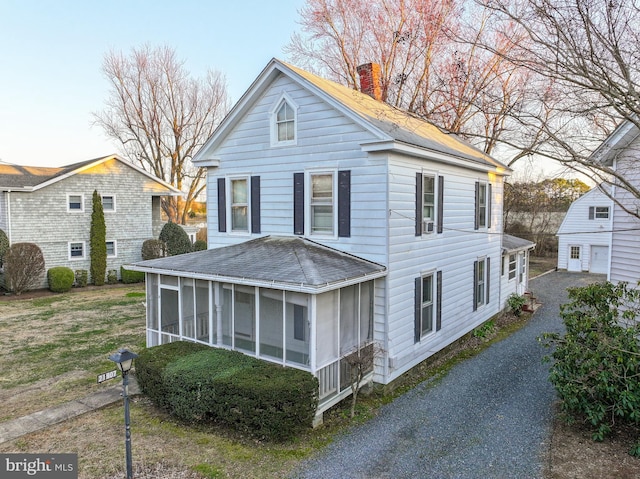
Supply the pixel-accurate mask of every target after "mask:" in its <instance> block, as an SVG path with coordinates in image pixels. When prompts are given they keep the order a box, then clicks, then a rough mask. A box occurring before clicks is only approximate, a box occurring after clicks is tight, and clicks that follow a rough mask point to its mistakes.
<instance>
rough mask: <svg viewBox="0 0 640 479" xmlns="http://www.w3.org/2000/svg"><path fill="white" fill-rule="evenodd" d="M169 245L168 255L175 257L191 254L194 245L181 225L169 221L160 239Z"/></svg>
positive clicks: (161, 232)
mask: <svg viewBox="0 0 640 479" xmlns="http://www.w3.org/2000/svg"><path fill="white" fill-rule="evenodd" d="M158 239H159V240H160V241H163V242H164V243H165V244H166V245H167V254H168V255H169V256H175V255H178V254H185V253H191V251H193V245H192V244H191V240H190V239H189V235H188V234H187V232H186V231H185V230H184V229H183V228H182V226H180V225H179V224H176V223H172V222H171V221H169V222H168V223H165V225H164V226H163V227H162V230H161V231H160V236H159V237H158Z"/></svg>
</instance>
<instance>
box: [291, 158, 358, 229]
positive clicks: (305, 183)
mask: <svg viewBox="0 0 640 479" xmlns="http://www.w3.org/2000/svg"><path fill="white" fill-rule="evenodd" d="M293 234H295V235H304V234H307V235H309V236H331V237H335V236H337V237H339V238H346V237H350V236H351V171H350V170H340V171H310V172H306V173H294V174H293Z"/></svg>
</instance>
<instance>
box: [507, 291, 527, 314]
mask: <svg viewBox="0 0 640 479" xmlns="http://www.w3.org/2000/svg"><path fill="white" fill-rule="evenodd" d="M526 303H527V298H525V297H524V296H520V295H519V294H516V293H512V294H511V295H509V297H508V298H507V306H509V309H510V310H511V311H512V312H513V314H515V315H516V316H520V314H522V308H523V307H524V305H525V304H526Z"/></svg>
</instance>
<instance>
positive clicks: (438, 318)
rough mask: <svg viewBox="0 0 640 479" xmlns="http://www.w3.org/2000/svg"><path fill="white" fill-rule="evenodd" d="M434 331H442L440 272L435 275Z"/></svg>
mask: <svg viewBox="0 0 640 479" xmlns="http://www.w3.org/2000/svg"><path fill="white" fill-rule="evenodd" d="M436 301H437V303H436V331H440V329H442V271H438V272H437V273H436Z"/></svg>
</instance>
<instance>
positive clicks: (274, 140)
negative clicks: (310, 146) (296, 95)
mask: <svg viewBox="0 0 640 479" xmlns="http://www.w3.org/2000/svg"><path fill="white" fill-rule="evenodd" d="M285 104H286V106H287V107H288V108H290V109H291V112H292V114H293V118H292V119H290V120H289V119H287V120H286V122H287V123H288V122H292V123H293V138H292V139H286V140H279V139H278V127H279V125H280V122H279V121H278V113H279V112H280V110H281V109H282V108H283V107H284V106H285ZM269 114H270V117H271V120H270V121H271V146H272V147H280V146H294V145H297V144H298V105H297V104H296V103H295V102H294V101H293V100H292V99H291V97H290V96H289V95H288V94H287V93H286V92H283V93H282V95H280V97H278V100H277V101H276V102H275V103H274V106H273V108H272V109H271V111H270V112H269Z"/></svg>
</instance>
